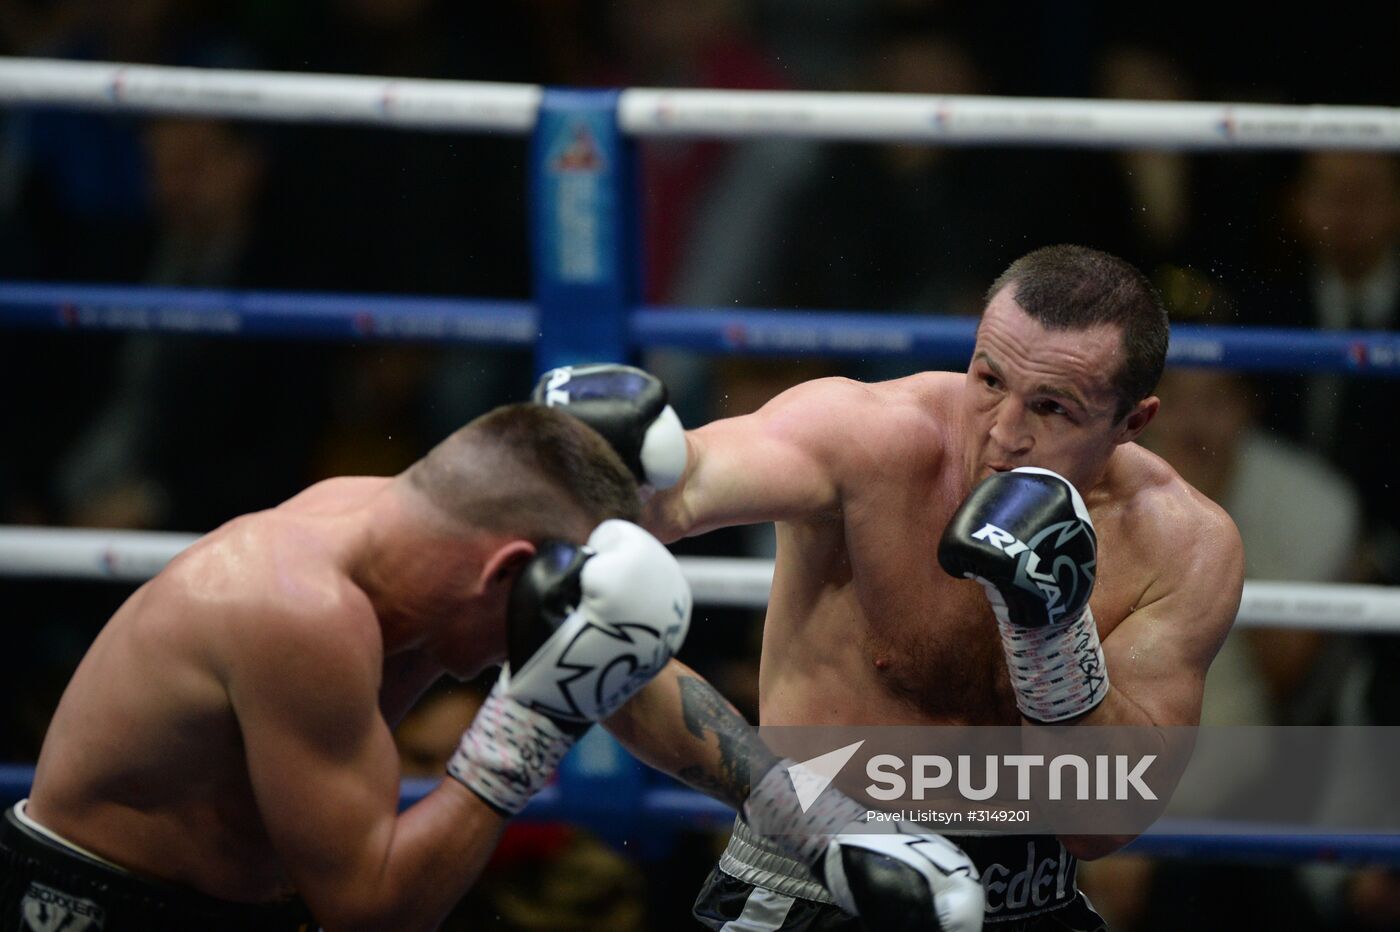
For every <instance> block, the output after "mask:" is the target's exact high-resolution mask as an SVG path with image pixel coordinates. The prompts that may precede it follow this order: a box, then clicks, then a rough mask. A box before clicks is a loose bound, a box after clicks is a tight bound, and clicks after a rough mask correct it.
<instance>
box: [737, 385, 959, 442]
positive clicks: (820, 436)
mask: <svg viewBox="0 0 1400 932" xmlns="http://www.w3.org/2000/svg"><path fill="white" fill-rule="evenodd" d="M961 381H962V379H961V376H960V375H958V374H955V373H949V372H923V373H918V374H916V375H912V376H908V377H906V378H902V379H894V380H891V381H888V382H857V381H855V380H852V379H844V378H827V379H815V380H813V381H810V382H804V383H803V384H801V385H799V386H797V387H795V388H792V389H789V390H788V391H787V392H784V393H783V394H782V395H780V396H778V397H777V398H776V399H774V400H773V401H772V402H770V403H769V404H768V405H767V406H766V407H765V408H764V409H763V412H762V413H763V416H764V418H765V420H766V421H767V422H768V425H769V428H770V429H772V430H776V431H783V432H791V433H794V434H802V435H805V436H806V437H807V438H808V439H809V442H810V443H812V444H813V445H820V446H821V447H823V448H825V449H826V451H827V452H828V453H829V454H830V455H831V456H832V457H833V458H834V459H837V460H840V459H845V458H848V457H851V458H855V459H859V460H865V459H870V458H872V457H874V458H883V459H887V458H888V457H890V456H892V455H900V454H903V453H913V452H915V451H916V450H917V452H919V453H921V454H923V455H928V454H929V453H933V452H936V451H938V450H941V449H943V448H944V447H945V446H946V444H947V441H948V438H947V430H948V427H949V425H950V424H951V423H952V421H953V418H952V414H953V412H954V411H955V410H956V391H957V387H958V386H959V385H960V384H961Z"/></svg>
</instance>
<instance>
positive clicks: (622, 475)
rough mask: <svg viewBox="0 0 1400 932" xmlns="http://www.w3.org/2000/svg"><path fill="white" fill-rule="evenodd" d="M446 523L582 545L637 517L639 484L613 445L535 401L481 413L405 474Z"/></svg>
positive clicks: (529, 539)
mask: <svg viewBox="0 0 1400 932" xmlns="http://www.w3.org/2000/svg"><path fill="white" fill-rule="evenodd" d="M405 478H406V479H407V481H408V482H409V484H410V485H411V486H412V487H413V488H415V489H417V490H418V491H419V492H421V493H422V494H423V495H424V497H425V498H427V499H428V501H429V502H431V503H432V504H433V505H434V506H435V507H436V508H437V509H438V510H440V511H441V512H442V514H443V515H444V516H446V517H447V518H448V519H449V520H451V521H453V522H455V523H457V524H459V525H460V526H462V527H464V528H468V529H471V530H474V531H478V532H482V533H485V534H490V535H499V536H507V537H518V538H521V539H523V540H528V541H534V542H538V541H542V540H547V539H551V538H552V539H562V540H568V541H572V542H574V543H582V542H583V541H584V540H586V539H587V538H588V535H589V533H590V532H591V531H592V530H593V528H594V527H596V526H597V525H598V524H599V523H600V522H602V521H605V520H607V519H608V518H626V519H627V520H629V521H635V520H637V517H638V514H639V512H640V504H639V500H638V497H637V484H636V481H635V480H634V479H633V478H632V474H631V473H630V472H629V471H628V469H627V467H626V466H624V465H623V463H622V460H620V459H619V458H618V456H617V453H615V452H614V451H613V449H612V447H611V446H609V445H608V442H607V441H606V440H604V439H603V438H602V437H601V436H600V435H599V434H598V433H596V432H595V431H594V430H592V429H591V428H589V427H587V426H586V425H585V424H583V422H582V421H579V420H578V419H577V418H574V417H570V416H569V415H567V414H563V413H562V412H559V411H556V410H553V409H551V408H546V407H544V406H542V405H534V404H514V405H506V406H504V407H501V408H497V409H495V410H494V411H492V412H490V413H489V414H485V415H482V416H481V417H479V418H477V419H476V420H474V421H472V422H471V423H470V424H468V425H467V426H465V427H463V428H461V429H460V430H458V431H457V432H456V433H454V434H452V435H451V436H450V437H448V438H447V439H446V440H444V441H442V442H441V443H439V444H438V445H437V446H436V447H434V448H433V449H432V450H431V451H430V452H429V453H428V455H427V456H425V457H423V458H422V459H421V460H419V461H418V462H417V463H415V464H413V466H411V467H410V468H409V470H408V472H407V473H405Z"/></svg>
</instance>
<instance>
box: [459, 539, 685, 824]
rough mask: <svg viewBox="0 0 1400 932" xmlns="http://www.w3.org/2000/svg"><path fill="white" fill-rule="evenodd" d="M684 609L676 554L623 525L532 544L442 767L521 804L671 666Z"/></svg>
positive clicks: (507, 806) (497, 798) (512, 809)
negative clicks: (502, 638) (579, 541)
mask: <svg viewBox="0 0 1400 932" xmlns="http://www.w3.org/2000/svg"><path fill="white" fill-rule="evenodd" d="M690 609H691V596H690V585H689V584H688V583H687V582H686V580H685V577H684V576H683V575H682V573H681V568H680V564H678V563H677V562H676V558H675V557H673V556H671V554H670V552H669V551H668V550H667V549H666V548H665V547H664V546H663V545H662V544H661V542H660V541H658V540H657V539H656V538H655V537H652V536H651V535H650V534H648V533H647V532H646V531H644V530H642V529H641V528H640V527H638V526H637V525H635V524H632V523H631V522H628V521H621V520H616V519H614V520H609V521H604V522H603V523H602V524H600V525H598V527H597V528H596V529H595V530H594V531H593V533H592V535H590V536H589V538H588V545H587V546H586V547H573V546H572V545H569V544H557V543H547V544H543V545H541V546H540V548H539V549H538V551H537V552H536V555H535V556H534V557H533V558H532V559H531V560H530V562H529V564H528V565H527V566H526V567H525V569H524V570H523V571H522V572H521V575H520V578H519V579H518V580H517V581H516V584H515V586H514V588H513V589H512V591H511V598H510V606H509V610H508V621H509V624H508V631H507V635H506V640H507V652H508V656H509V662H508V663H507V664H506V665H505V667H503V668H502V670H501V675H500V677H499V678H498V679H497V680H496V685H495V687H494V688H493V689H492V690H491V695H490V696H488V697H487V699H486V702H485V703H484V704H483V705H482V707H481V709H480V710H479V711H478V712H477V714H476V718H475V719H473V720H472V724H471V727H470V728H468V729H467V731H466V733H465V734H463V735H462V740H461V742H460V743H459V744H458V746H457V751H456V752H455V753H454V754H453V755H452V759H451V760H450V761H449V762H448V765H447V770H448V773H450V774H451V775H452V776H453V777H455V778H456V779H457V780H459V781H461V782H462V783H463V784H464V785H465V786H466V787H467V788H468V789H470V790H471V791H472V792H474V793H476V794H477V795H478V796H480V797H481V798H482V799H483V800H484V801H485V802H486V803H487V804H488V805H490V806H491V807H492V808H494V809H496V810H497V811H498V812H501V813H503V814H507V815H510V814H514V813H516V812H519V811H520V810H521V809H522V808H524V806H525V804H526V803H528V802H529V801H530V798H531V797H532V796H534V795H535V793H537V792H539V790H540V789H541V788H543V787H544V785H545V784H546V783H548V782H549V779H550V777H551V776H552V775H553V774H554V769H555V767H557V766H558V764H559V761H560V760H561V759H563V757H564V755H565V754H566V753H567V752H568V750H569V748H570V747H572V746H573V743H574V742H575V741H576V740H577V739H578V737H579V736H580V735H582V734H583V732H584V731H586V730H587V729H588V727H589V726H590V725H591V724H592V723H593V722H596V721H600V720H601V719H604V718H606V717H608V716H609V715H611V714H612V713H613V712H615V711H617V709H618V707H619V706H621V705H622V704H623V703H624V702H626V701H627V700H628V699H630V698H632V696H633V695H635V694H636V693H637V692H638V691H639V690H641V689H642V687H644V686H645V685H646V684H647V683H648V682H650V680H651V678H652V677H653V676H655V675H656V674H657V673H659V672H660V671H661V669H662V668H663V667H664V666H666V664H667V663H668V662H670V660H671V658H672V657H674V656H675V654H676V651H678V650H680V646H681V643H682V642H683V641H684V640H685V634H686V630H687V628H688V627H689V625H690Z"/></svg>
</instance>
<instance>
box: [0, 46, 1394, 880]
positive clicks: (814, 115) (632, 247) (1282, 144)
mask: <svg viewBox="0 0 1400 932" xmlns="http://www.w3.org/2000/svg"><path fill="white" fill-rule="evenodd" d="M0 102H4V103H7V104H10V105H11V106H16V107H70V108H79V109H88V110H94V111H100V112H107V113H165V114H179V115H190V116H203V117H216V118H217V117H222V118H232V119H250V120H266V121H295V122H328V123H344V124H359V125H366V126H374V127H381V128H385V129H400V130H417V131H425V130H427V131H440V132H449V131H451V132H488V133H498V134H505V135H517V136H527V135H528V136H530V138H531V143H532V155H531V166H530V168H531V188H530V192H529V193H530V196H531V198H532V203H531V216H530V219H531V231H532V250H533V253H534V256H533V258H534V268H535V282H534V285H535V287H534V295H533V300H531V301H483V300H474V299H462V298H455V297H453V298H437V297H423V298H416V297H412V298H404V297H397V296H394V297H390V296H380V295H325V294H288V293H265V292H231V291H213V290H204V289H170V288H140V287H116V286H113V287H77V286H68V285H53V284H24V283H0V326H9V327H30V328H33V327H38V328H48V329H71V330H128V331H144V332H164V333H201V334H210V335H224V336H228V337H254V338H258V337H284V338H285V337H304V338H308V339H320V340H355V341H369V340H420V341H445V342H465V343H475V344H483V345H488V346H508V347H519V348H526V347H530V346H534V347H535V348H536V363H537V367H538V368H541V369H543V368H548V367H549V366H553V365H558V364H563V363H569V362H577V361H582V360H594V359H604V358H612V359H618V358H624V357H625V356H627V355H628V354H629V353H632V352H635V351H637V350H640V349H644V348H661V347H666V348H674V349H684V350H690V351H695V352H701V353H722V354H726V355H736V354H761V355H768V356H783V355H804V356H805V355H814V354H822V355H832V356H871V355H886V356H903V357H911V356H914V357H924V358H939V359H943V360H958V361H962V360H965V359H966V357H967V355H968V354H969V352H970V349H971V346H972V339H973V333H974V329H975V322H974V321H972V320H970V319H966V318H946V317H944V318H938V317H924V318H918V317H910V316H903V315H900V316H896V315H876V314H864V313H840V312H813V311H792V310H789V311H765V310H756V309H735V308H732V307H725V308H673V307H664V308H663V307H646V306H643V305H642V304H641V302H640V300H639V295H638V293H637V284H636V283H637V281H638V280H639V276H638V275H637V274H636V271H637V269H638V268H639V266H640V261H641V257H640V235H639V232H638V231H637V230H636V229H635V222H634V221H633V220H632V219H629V218H631V217H633V216H635V215H638V214H639V211H637V209H636V206H637V202H636V194H635V179H636V173H635V167H634V165H633V164H632V159H631V147H632V145H633V140H634V139H636V138H647V137H705V138H727V139H742V138H753V137H786V138H801V139H811V140H864V141H878V140H906V141H915V142H923V143H927V144H939V145H949V144H959V145H1042V146H1045V145H1049V146H1075V147H1086V146H1087V147H1103V148H1114V147H1118V148H1143V147H1156V148H1173V149H1188V150H1203V151H1208V150H1215V151H1220V150H1244V149H1299V148H1305V149H1327V148H1340V149H1377V150H1388V151H1390V150H1400V110H1397V109H1395V108H1380V107H1367V108H1361V107H1320V106H1317V107H1309V106H1272V105H1253V104H1228V103H1161V102H1136V101H1100V100H1051V99H1039V98H1037V99H1029V98H994V97H959V96H915V95H889V94H826V93H811V92H781V93H769V92H764V93H757V92H743V91H734V92H730V91H692V90H668V89H628V90H622V91H620V92H612V91H571V90H568V89H551V88H542V87H540V86H536V85H507V84H494V83H486V82H466V81H431V80H416V79H399V78H385V77H369V76H353V75H310V74H291V73H270V72H251V71H218V70H206V69H188V68H170V67H163V66H145V65H123V64H114V63H80V62H61V61H52V60H26V59H14V58H2V57H0ZM580 134H582V135H580ZM584 137H586V139H585V141H586V142H587V143H588V145H591V146H594V147H596V149H597V150H598V151H600V152H601V153H602V155H603V158H601V159H597V160H594V161H593V162H591V163H588V164H590V165H592V166H593V167H591V168H590V169H589V170H588V171H587V172H585V173H584V174H585V175H587V176H588V177H580V176H579V175H577V174H575V175H573V176H572V177H565V174H566V173H567V169H564V168H561V166H560V164H559V160H558V158H557V156H558V154H559V152H560V147H561V146H562V145H564V144H567V143H568V142H570V141H573V142H578V141H579V140H580V139H581V138H584ZM599 166H601V167H599ZM581 182H586V183H588V184H591V185H594V187H592V188H590V189H589V195H590V196H589V197H588V198H583V199H582V200H586V201H588V203H590V204H591V205H593V209H594V210H595V211H596V213H595V215H594V216H595V217H601V218H602V219H601V220H599V221H598V222H596V223H593V224H592V225H591V226H590V225H587V224H585V225H583V226H582V227H579V226H577V225H576V226H575V227H570V226H569V224H568V220H569V219H570V218H569V217H566V216H564V215H563V214H561V213H560V212H559V211H558V208H557V201H558V200H559V198H558V197H557V196H556V195H557V194H558V192H559V191H560V190H561V189H563V188H564V187H566V186H572V187H569V191H570V192H571V193H572V194H574V195H577V194H578V193H579V188H578V184H579V183H581ZM580 200H581V199H580V198H578V197H577V196H575V197H574V198H573V203H574V204H577V203H579V202H580ZM580 229H586V230H588V231H590V232H589V235H591V236H593V237H594V240H596V242H595V241H590V240H588V239H587V237H585V238H584V239H583V240H580V239H579V230H580ZM580 249H582V250H583V251H582V252H580ZM590 250H591V251H590ZM581 322H583V323H581ZM1170 359H1171V361H1172V362H1173V363H1177V364H1185V363H1189V364H1192V365H1205V366H1220V367H1226V368H1231V369H1246V370H1258V371H1308V372H1333V373H1339V374H1346V375H1350V376H1378V377H1394V376H1396V375H1397V374H1400V336H1397V335H1395V334H1389V333H1369V332H1329V333H1317V332H1314V331H1291V330H1282V329H1266V328H1237V327H1187V326H1182V327H1178V328H1176V329H1175V333H1174V335H1173V339H1172V346H1171V353H1170ZM192 539H193V537H192V536H190V535H178V534H166V533H140V532H116V531H86V530H56V529H41V528H3V527H0V576H29V577H36V576H37V577H49V578H53V577H58V578H69V579H93V580H98V579H102V580H117V581H122V582H129V583H130V582H139V581H140V580H142V579H144V578H147V577H148V576H149V575H150V574H151V573H154V572H156V571H157V570H158V569H159V568H160V566H163V565H164V564H165V562H167V561H168V560H169V559H171V557H172V556H174V555H175V554H176V553H178V551H179V550H180V549H182V548H183V547H185V546H187V545H188V544H189V543H190V541H191V540H192ZM683 565H684V567H685V571H686V574H687V576H688V577H689V578H690V579H691V581H692V584H693V586H694V588H695V591H696V595H697V600H698V601H701V602H706V603H709V604H714V605H728V606H758V605H763V604H765V603H766V600H767V595H768V590H769V587H770V585H771V578H772V565H771V564H770V563H767V562H765V561H753V560H738V559H700V558H687V559H685V560H684V561H683ZM1239 623H1240V624H1241V625H1261V626H1277V627H1311V628H1325V629H1326V630H1330V631H1347V632H1371V633H1376V632H1395V631H1396V630H1397V625H1400V590H1391V589H1386V588H1384V587H1360V586H1322V585H1304V584H1295V583H1265V582H1250V583H1248V584H1247V587H1246V593H1245V600H1244V603H1243V604H1242V606H1241V611H1240V622H1239ZM32 775H33V771H32V769H30V768H28V767H25V766H16V765H0V797H14V796H18V795H21V794H23V793H24V792H26V791H27V788H28V786H29V782H30V780H31V779H32ZM432 785H433V781H405V784H404V787H403V796H402V799H403V802H404V804H408V803H410V802H412V801H413V800H415V799H417V798H419V797H420V796H421V795H422V794H423V793H425V792H427V791H428V790H429V789H430V788H431V786H432ZM623 802H624V801H619V800H618V799H614V798H611V796H610V794H606V793H602V794H600V793H596V792H590V791H589V787H588V786H587V785H571V781H570V779H569V778H568V777H567V775H566V777H564V778H561V781H560V783H559V784H558V785H557V786H555V787H551V788H549V789H548V790H547V791H546V792H545V793H544V794H542V795H541V796H540V797H539V798H538V799H536V800H535V802H534V803H533V804H532V805H531V806H530V808H529V809H527V811H526V817H527V818H540V819H588V818H590V817H593V818H594V819H596V820H602V819H607V820H609V821H614V822H622V823H624V824H626V825H629V826H633V825H635V826H636V827H638V829H639V830H644V829H647V828H654V827H656V826H668V827H669V826H677V827H679V826H695V825H697V824H706V825H710V824H713V825H715V826H721V825H725V824H727V823H728V822H729V820H730V818H731V814H730V812H729V810H728V809H727V808H726V807H723V806H721V805H720V804H718V803H716V802H714V801H712V800H709V799H706V798H705V797H702V796H700V795H699V794H697V793H694V792H692V791H689V790H681V789H670V788H667V789H663V788H648V789H646V790H644V791H643V792H642V793H641V795H640V797H639V800H637V801H633V800H630V799H629V800H625V805H623ZM1229 828H1230V826H1222V825H1221V824H1219V823H1216V824H1215V825H1214V830H1213V831H1209V832H1207V831H1204V830H1203V827H1202V826H1199V825H1193V824H1187V823H1168V822H1166V821H1164V822H1162V823H1159V824H1158V825H1157V826H1155V827H1154V828H1153V830H1152V831H1151V832H1149V833H1148V834H1146V835H1144V836H1143V837H1141V838H1140V839H1138V841H1137V842H1135V843H1134V849H1135V850H1138V851H1141V852H1144V853H1160V854H1167V855H1174V856H1194V857H1205V858H1220V857H1239V858H1264V859H1270V860H1309V859H1313V860H1318V859H1321V860H1336V861H1348V862H1357V863H1361V862H1368V863H1386V864H1392V865H1400V836H1395V835H1363V836H1338V835H1318V834H1313V833H1310V832H1301V831H1290V830H1289V829H1288V827H1273V828H1272V829H1270V830H1269V831H1264V832H1261V830H1260V828H1259V827H1258V826H1253V825H1240V826H1238V831H1239V833H1240V834H1238V835H1234V836H1231V835H1221V834H1219V832H1220V831H1222V830H1228V829H1229Z"/></svg>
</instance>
